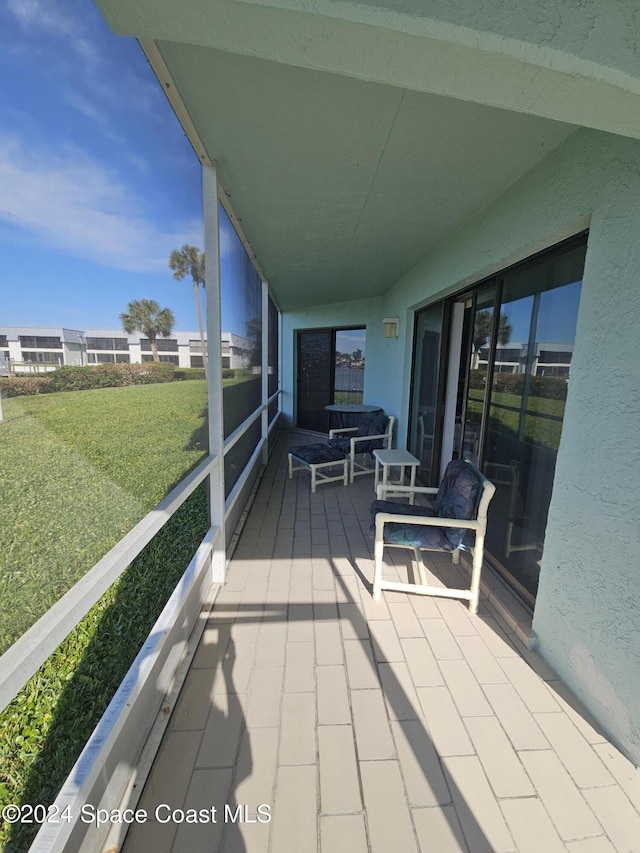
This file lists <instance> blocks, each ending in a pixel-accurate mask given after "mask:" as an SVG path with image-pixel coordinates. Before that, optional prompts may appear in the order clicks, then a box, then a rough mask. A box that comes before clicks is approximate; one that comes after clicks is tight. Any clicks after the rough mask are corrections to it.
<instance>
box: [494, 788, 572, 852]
mask: <svg viewBox="0 0 640 853" xmlns="http://www.w3.org/2000/svg"><path fill="white" fill-rule="evenodd" d="M501 805H502V811H503V812H504V815H505V817H506V819H507V823H508V825H509V829H510V830H511V834H512V835H513V837H514V839H515V841H516V844H517V845H518V853H540V851H542V850H544V853H563V851H564V850H565V849H566V848H565V846H564V844H563V843H562V841H561V840H560V836H559V835H558V833H557V832H556V830H555V828H554V826H553V824H552V822H551V820H550V818H549V815H548V814H547V813H546V811H545V810H544V807H543V805H542V803H541V802H540V800H537V799H536V798H535V797H528V798H527V799H513V800H503V801H502V803H501Z"/></svg>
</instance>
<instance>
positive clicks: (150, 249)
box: [0, 136, 202, 272]
mask: <svg viewBox="0 0 640 853" xmlns="http://www.w3.org/2000/svg"><path fill="white" fill-rule="evenodd" d="M0 222H2V223H3V224H4V226H5V228H4V229H3V230H4V231H5V232H6V226H10V228H11V232H12V233H13V234H14V236H17V237H18V238H19V239H20V242H23V243H24V242H26V241H30V242H35V243H36V244H39V245H44V246H48V247H53V248H56V249H58V250H61V251H63V252H65V253H67V254H69V255H71V256H73V257H78V258H83V259H85V260H90V261H93V262H95V263H99V264H102V265H104V266H107V267H113V268H116V269H122V270H128V271H132V272H155V271H159V270H164V269H166V266H167V258H168V257H169V254H170V253H171V251H172V250H173V249H175V248H176V247H177V246H181V245H182V244H183V243H194V244H195V245H201V244H202V225H201V222H200V221H199V220H192V221H189V222H183V223H177V224H176V226H175V227H173V228H163V227H161V226H158V225H157V224H156V223H155V222H153V221H152V218H151V217H150V216H149V215H148V214H147V212H146V211H145V208H144V204H143V202H142V199H141V198H139V197H137V196H136V195H135V194H134V193H132V192H131V190H129V189H128V188H127V187H126V186H125V184H124V183H123V182H122V181H121V180H120V178H119V176H118V175H117V174H116V173H115V172H113V171H111V170H109V169H107V168H105V167H104V166H102V165H100V164H99V163H97V162H95V161H94V160H91V159H90V158H89V157H88V156H87V155H86V154H85V153H84V152H81V151H78V150H72V149H67V150H66V151H64V152H63V153H62V154H57V155H56V154H53V153H51V152H47V154H46V155H43V154H41V153H39V152H35V151H32V150H30V149H29V148H28V147H27V146H25V145H23V144H22V143H21V142H20V141H19V140H18V139H17V138H11V137H6V136H4V137H3V136H0Z"/></svg>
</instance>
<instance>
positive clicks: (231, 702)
mask: <svg viewBox="0 0 640 853" xmlns="http://www.w3.org/2000/svg"><path fill="white" fill-rule="evenodd" d="M246 705H247V697H246V696H244V695H242V694H239V693H218V694H217V695H216V696H215V697H214V700H213V707H212V709H211V713H210V714H209V717H208V719H207V725H206V727H205V730H204V732H203V735H202V741H201V743H200V749H199V751H198V758H197V761H196V766H197V767H233V766H234V764H235V760H236V755H237V752H238V746H239V744H240V737H241V735H242V731H243V728H244V718H245V709H246Z"/></svg>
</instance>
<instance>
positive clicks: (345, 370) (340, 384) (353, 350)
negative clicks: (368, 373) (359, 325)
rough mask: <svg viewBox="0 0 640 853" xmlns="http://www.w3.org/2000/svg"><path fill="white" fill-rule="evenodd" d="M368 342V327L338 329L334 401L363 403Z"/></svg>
mask: <svg viewBox="0 0 640 853" xmlns="http://www.w3.org/2000/svg"><path fill="white" fill-rule="evenodd" d="M366 342H367V330H366V329H337V330H336V341H335V354H334V364H335V368H334V369H335V374H334V383H333V385H334V393H333V402H334V403H358V404H359V403H362V400H363V396H364V360H365V350H366Z"/></svg>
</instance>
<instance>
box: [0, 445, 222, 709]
mask: <svg viewBox="0 0 640 853" xmlns="http://www.w3.org/2000/svg"><path fill="white" fill-rule="evenodd" d="M218 462H219V460H218V459H217V458H216V457H212V456H208V457H207V458H206V459H204V460H203V461H202V462H201V463H200V464H199V465H198V466H197V467H196V468H194V470H193V471H191V473H189V474H187V476H186V477H185V478H184V480H182V481H181V482H180V483H179V484H178V485H177V486H176V487H175V488H174V489H172V491H171V492H169V494H168V495H167V496H166V497H165V498H164V499H163V500H161V501H160V503H159V504H158V505H157V506H156V507H154V509H152V510H151V512H149V513H148V514H147V515H145V517H144V518H143V519H142V521H139V522H138V524H136V526H135V527H134V528H133V529H132V530H130V531H129V533H127V534H126V536H124V537H123V538H122V539H121V540H120V541H119V542H118V543H117V544H116V545H114V547H113V548H112V549H111V550H110V551H109V552H108V553H107V554H105V556H104V557H102V559H101V560H99V561H98V562H97V563H96V564H95V566H93V568H92V569H90V570H89V571H88V572H87V574H86V575H84V577H83V578H81V579H80V580H79V581H78V583H76V584H75V585H74V586H73V587H72V588H71V589H70V590H69V591H68V592H67V593H65V594H64V595H63V596H62V598H61V599H60V600H59V601H57V602H56V603H55V604H54V605H53V607H52V608H51V609H50V610H48V611H47V612H46V613H45V614H44V616H42V617H41V618H40V619H39V620H38V621H37V622H36V623H35V624H34V625H33V626H32V627H31V628H29V630H28V631H26V632H25V633H24V634H23V635H22V636H21V637H20V638H19V639H18V640H16V642H15V643H14V644H13V645H12V646H11V647H10V648H9V649H8V650H7V651H6V652H5V653H4V654H3V655H2V657H0V711H2V710H3V709H4V708H5V707H6V706H7V705H8V704H9V702H11V701H12V700H13V699H14V698H15V697H16V696H17V694H18V693H19V691H20V690H21V689H22V687H24V685H25V684H26V683H27V681H28V680H29V679H30V678H31V676H32V675H33V674H34V673H35V672H37V670H38V669H39V668H40V666H42V664H43V663H44V662H45V661H46V660H47V658H48V657H49V656H50V655H52V654H53V652H55V650H56V649H57V648H58V646H59V645H60V643H61V642H62V641H63V640H64V638H65V637H66V636H67V634H69V633H70V632H71V631H72V630H73V629H74V628H75V627H76V625H77V624H78V623H79V622H80V621H81V619H83V618H84V617H85V616H86V615H87V613H88V612H89V611H90V610H91V608H92V607H93V605H94V604H96V603H97V602H98V601H99V600H100V598H101V597H102V596H103V595H104V593H105V592H106V591H107V590H108V589H109V587H110V586H111V585H112V584H113V583H115V581H116V580H117V579H118V578H119V577H120V575H121V574H122V573H123V572H124V570H125V569H126V568H127V566H129V564H130V563H131V561H132V560H134V559H135V558H136V557H137V556H138V555H139V554H140V552H141V551H142V550H143V549H144V548H145V546H146V545H148V544H149V542H150V541H151V540H152V539H153V537H154V536H155V535H156V533H158V531H159V530H160V529H161V528H162V527H163V526H164V525H165V524H166V523H167V521H168V520H169V519H170V518H171V516H172V515H173V514H174V513H175V511H176V510H177V509H178V508H179V507H180V506H181V505H182V504H183V503H184V502H185V501H186V499H187V498H188V497H189V495H191V493H192V492H193V491H194V490H195V489H196V488H197V486H199V485H200V483H201V482H202V481H203V480H204V479H205V478H206V477H207V476H208V475H209V473H210V472H211V471H212V470H213V467H214V465H216V464H218Z"/></svg>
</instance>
